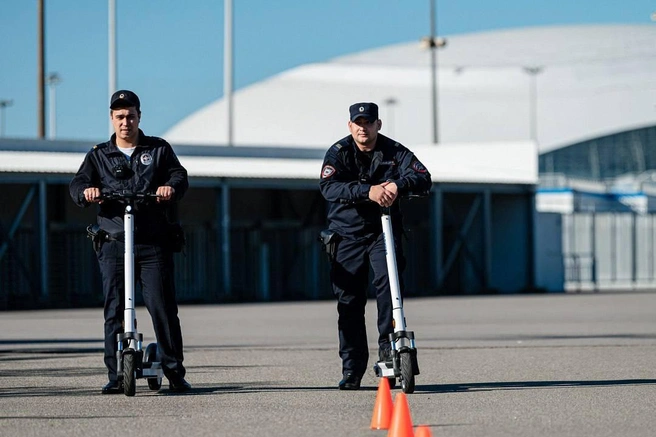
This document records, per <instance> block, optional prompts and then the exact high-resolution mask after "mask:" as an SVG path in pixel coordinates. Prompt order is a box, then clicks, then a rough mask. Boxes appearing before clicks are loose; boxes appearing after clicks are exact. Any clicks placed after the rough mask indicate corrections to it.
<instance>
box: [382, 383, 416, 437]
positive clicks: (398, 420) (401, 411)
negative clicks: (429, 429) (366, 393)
mask: <svg viewBox="0 0 656 437" xmlns="http://www.w3.org/2000/svg"><path fill="white" fill-rule="evenodd" d="M413 435H414V433H413V432H412V418H411V417H410V408H409V407H408V399H407V398H406V396H405V393H399V394H397V395H396V399H395V400H394V414H392V421H391V422H390V427H389V432H388V433H387V437H413Z"/></svg>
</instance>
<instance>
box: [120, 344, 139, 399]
mask: <svg viewBox="0 0 656 437" xmlns="http://www.w3.org/2000/svg"><path fill="white" fill-rule="evenodd" d="M136 361H137V360H136V356H135V354H134V351H133V350H132V349H129V350H126V351H125V352H123V393H125V396H134V394H135V393H136V392H137V368H136Z"/></svg>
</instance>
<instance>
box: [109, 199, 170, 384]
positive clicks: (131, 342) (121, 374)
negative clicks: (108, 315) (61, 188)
mask: <svg viewBox="0 0 656 437" xmlns="http://www.w3.org/2000/svg"><path fill="white" fill-rule="evenodd" d="M102 198H103V200H116V201H119V202H121V203H124V204H125V213H124V215H123V223H124V227H123V230H124V234H125V237H124V238H125V255H124V274H125V300H124V303H125V307H124V311H123V322H124V330H123V332H122V333H119V334H117V335H116V341H117V342H118V350H117V352H116V362H117V369H116V371H117V374H118V379H119V381H120V380H122V381H123V392H124V393H125V395H126V396H134V395H135V393H136V380H137V378H147V379H148V388H149V389H151V390H159V389H160V388H161V386H162V378H163V376H164V372H163V371H162V366H161V363H160V362H159V361H158V360H159V358H158V354H157V343H150V344H149V345H148V347H146V351H145V352H144V351H142V342H143V334H142V333H140V332H138V331H137V314H136V310H135V307H134V295H135V292H134V214H133V210H134V205H135V203H136V202H138V201H142V202H143V201H145V200H154V199H156V198H157V195H155V194H143V193H131V192H128V191H120V192H111V193H106V194H103V195H102Z"/></svg>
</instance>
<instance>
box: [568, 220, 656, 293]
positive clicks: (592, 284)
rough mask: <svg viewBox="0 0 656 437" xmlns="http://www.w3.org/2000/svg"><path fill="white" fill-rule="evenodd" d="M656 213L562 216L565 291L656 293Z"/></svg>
mask: <svg viewBox="0 0 656 437" xmlns="http://www.w3.org/2000/svg"><path fill="white" fill-rule="evenodd" d="M655 229H656V214H645V215H639V214H633V213H575V214H566V215H563V261H564V263H565V288H566V290H570V291H571V290H573V291H584V290H592V291H597V290H603V289H606V290H635V289H650V288H656V257H655V253H654V251H655V247H656V230H655Z"/></svg>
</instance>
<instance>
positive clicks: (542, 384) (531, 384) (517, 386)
mask: <svg viewBox="0 0 656 437" xmlns="http://www.w3.org/2000/svg"><path fill="white" fill-rule="evenodd" d="M622 385H656V379H616V380H612V379H611V380H599V381H517V382H513V381H508V382H474V383H464V384H435V385H417V386H416V388H415V393H417V394H422V393H424V394H429V393H454V392H479V391H492V390H525V389H536V388H576V387H615V386H622Z"/></svg>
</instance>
